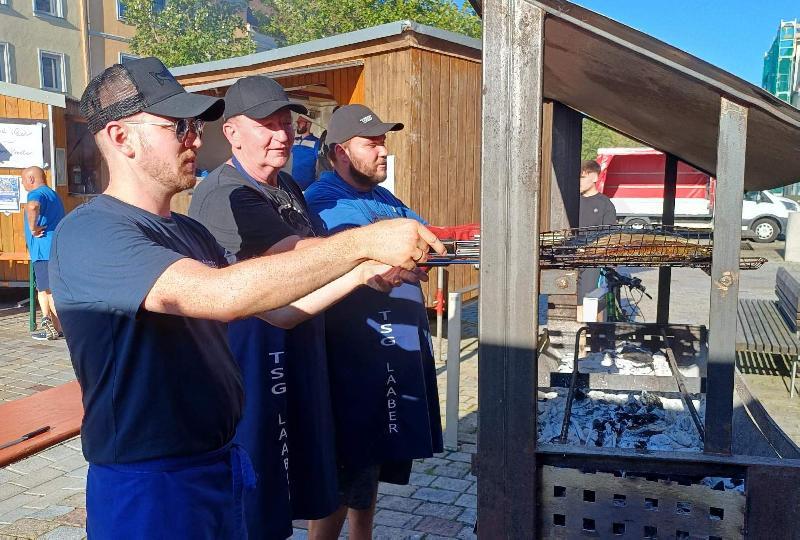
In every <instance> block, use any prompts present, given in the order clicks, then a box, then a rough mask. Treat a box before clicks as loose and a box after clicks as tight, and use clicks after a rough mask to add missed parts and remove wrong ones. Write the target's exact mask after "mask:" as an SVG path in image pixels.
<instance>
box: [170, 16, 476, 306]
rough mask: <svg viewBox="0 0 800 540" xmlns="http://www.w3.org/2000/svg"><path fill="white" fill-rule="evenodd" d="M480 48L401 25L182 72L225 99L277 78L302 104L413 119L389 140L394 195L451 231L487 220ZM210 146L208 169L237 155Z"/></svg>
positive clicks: (210, 141)
mask: <svg viewBox="0 0 800 540" xmlns="http://www.w3.org/2000/svg"><path fill="white" fill-rule="evenodd" d="M480 47H481V44H480V41H479V40H476V39H470V38H467V37H465V36H462V35H460V34H455V33H452V32H445V31H442V30H438V29H435V28H431V27H427V26H423V25H419V24H416V23H414V22H411V21H399V22H395V23H390V24H384V25H381V26H377V27H373V28H367V29H364V30H359V31H356V32H351V33H347V34H340V35H337V36H333V37H329V38H324V39H320V40H316V41H311V42H308V43H303V44H300V45H293V46H289V47H283V48H280V49H274V50H271V51H266V52H261V53H257V54H252V55H248V56H242V57H238V58H232V59H228V60H220V61H215V62H207V63H203V64H196V65H190V66H184V67H179V68H174V69H173V70H172V73H173V74H174V75H175V77H176V78H177V79H178V81H180V82H181V83H182V84H183V85H184V86H186V87H187V89H188V90H190V91H195V92H204V93H211V94H215V95H224V93H225V90H226V89H227V88H228V87H229V86H230V85H231V84H233V83H234V82H235V81H236V80H238V79H239V78H241V77H245V76H248V75H267V76H269V77H272V78H273V79H275V80H277V81H278V82H279V83H280V84H281V85H283V86H284V88H286V89H287V91H288V92H289V94H290V95H291V96H292V97H293V98H294V99H299V100H304V101H306V102H307V103H310V104H321V105H323V106H330V105H335V104H338V105H345V104H351V103H363V104H365V105H368V106H369V107H371V108H372V109H373V110H374V111H375V112H376V113H377V114H378V115H379V116H380V117H381V118H382V119H383V120H385V121H389V120H391V121H393V122H395V121H396V122H403V124H405V129H404V130H403V131H400V132H396V133H390V134H389V136H388V139H387V145H388V147H389V151H390V153H391V154H392V155H394V156H395V158H394V164H395V165H394V183H393V190H394V193H395V194H396V195H397V196H398V197H399V198H400V199H402V200H403V201H404V202H406V204H408V205H409V206H410V207H412V208H413V209H414V210H416V211H418V212H419V213H420V214H421V215H422V216H424V217H425V218H426V219H427V220H428V221H429V222H430V223H432V224H436V225H450V224H457V223H468V222H477V221H478V219H479V212H480V201H479V189H480V182H479V178H480V121H481V117H480V107H481V65H480V61H481V50H480ZM331 108H332V107H331ZM323 126H324V123H323ZM217 131H218V130H217ZM203 142H204V145H205V147H204V148H203V149H202V150H201V155H200V156H199V159H200V161H199V166H201V167H205V168H214V167H216V166H217V165H219V163H221V162H222V161H223V160H224V159H226V158H227V155H228V152H229V151H228V149H227V148H226V144H225V141H224V139H223V138H222V136H221V134H219V133H217V134H214V133H213V132H212V133H209V134H207V135H206V134H204V141H203ZM204 155H205V157H204ZM209 158H210V161H211V162H210V163H209ZM204 160H205V161H204ZM175 202H176V204H174V207H176V208H177V209H178V210H180V209H182V208H183V209H185V208H186V206H187V200H186V197H185V196H184V197H183V198H182V199H181V198H180V197H179V198H177V199H176V201H175ZM477 274H478V272H477V271H476V270H475V269H473V268H471V267H464V268H457V269H453V270H452V271H451V272H450V280H449V287H450V289H451V290H455V289H458V288H461V287H464V286H466V285H469V284H472V283H475V282H476V281H477ZM432 278H434V279H432V280H431V283H430V284H429V286H428V287H429V295H428V298H429V300H431V299H432V294H430V292H432V291H433V290H434V289H433V288H434V287H435V286H436V284H435V275H433V274H432Z"/></svg>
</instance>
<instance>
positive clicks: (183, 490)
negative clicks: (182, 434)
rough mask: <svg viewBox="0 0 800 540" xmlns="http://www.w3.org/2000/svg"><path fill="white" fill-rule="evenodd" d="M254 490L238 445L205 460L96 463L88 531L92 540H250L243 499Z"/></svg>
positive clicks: (89, 478)
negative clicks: (143, 539)
mask: <svg viewBox="0 0 800 540" xmlns="http://www.w3.org/2000/svg"><path fill="white" fill-rule="evenodd" d="M253 487H255V473H254V472H253V468H252V465H251V464H250V458H249V456H248V455H247V453H246V452H245V451H244V450H242V448H241V447H239V446H237V445H230V444H229V445H227V446H225V447H223V448H221V449H220V450H216V451H214V452H209V453H207V454H202V455H199V456H190V457H180V458H167V459H156V460H150V461H141V462H137V463H125V464H114V465H98V464H94V463H93V464H90V465H89V473H88V476H87V480H86V513H87V519H86V531H87V534H88V537H89V538H90V539H105V538H113V539H114V540H127V539H130V540H133V539H141V538H147V539H164V540H166V539H174V538H191V539H193V540H218V539H219V540H240V539H246V538H247V530H246V528H245V525H244V523H245V522H244V507H243V504H242V495H243V491H244V489H246V488H247V489H252V488H253Z"/></svg>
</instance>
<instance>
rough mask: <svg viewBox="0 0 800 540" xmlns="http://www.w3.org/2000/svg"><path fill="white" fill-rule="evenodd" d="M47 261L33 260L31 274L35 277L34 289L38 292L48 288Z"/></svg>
mask: <svg viewBox="0 0 800 540" xmlns="http://www.w3.org/2000/svg"><path fill="white" fill-rule="evenodd" d="M47 263H48V261H33V275H34V277H35V278H36V290H37V291H39V292H43V291H49V290H50V278H49V277H48V276H47Z"/></svg>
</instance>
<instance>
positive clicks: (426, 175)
mask: <svg viewBox="0 0 800 540" xmlns="http://www.w3.org/2000/svg"><path fill="white" fill-rule="evenodd" d="M364 73H365V88H366V93H365V102H364V103H365V104H367V105H368V106H370V107H371V108H373V110H375V112H376V113H378V115H379V116H380V117H381V119H382V120H384V121H386V122H389V121H391V122H398V121H399V122H403V123H404V124H405V129H404V130H403V131H400V132H397V133H393V134H391V135H390V136H389V137H388V138H387V145H388V146H389V151H390V153H392V154H394V155H395V156H396V157H395V193H396V195H397V196H398V197H399V198H400V199H401V200H403V201H404V202H405V203H406V204H408V205H409V206H410V207H411V208H413V209H414V210H415V211H417V212H418V213H419V214H420V215H422V216H423V217H424V218H425V219H426V220H428V222H429V223H431V224H432V225H456V224H462V223H474V222H478V221H479V219H480V195H479V193H480V136H481V64H480V61H479V60H477V59H468V58H464V57H462V56H457V55H449V54H445V53H443V52H440V51H432V50H428V49H424V48H417V47H412V48H408V49H405V50H401V51H392V52H390V53H386V54H381V55H375V56H371V57H369V58H367V59H366V61H365V66H364ZM449 273H450V279H449V283H448V286H449V290H451V291H455V290H457V289H460V288H462V287H465V286H467V285H471V284H474V283H477V280H478V271H477V270H475V269H474V268H473V267H471V266H452V267H450V270H449ZM435 290H436V273H435V272H431V280H430V282H429V284H428V287H427V295H428V301H429V304H430V303H431V302H432V300H433V298H434V295H435Z"/></svg>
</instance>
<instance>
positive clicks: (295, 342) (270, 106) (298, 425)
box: [189, 76, 413, 540]
mask: <svg viewBox="0 0 800 540" xmlns="http://www.w3.org/2000/svg"><path fill="white" fill-rule="evenodd" d="M292 111H294V112H296V113H300V114H304V113H306V108H305V107H303V106H302V105H299V104H297V103H292V102H290V101H289V99H288V97H287V96H286V93H285V92H284V90H283V88H282V87H281V85H280V84H278V83H277V82H275V81H273V80H272V79H269V78H267V77H259V76H256V77H245V78H242V79H239V80H238V81H237V82H236V83H234V84H233V86H231V87H230V88H229V89H228V92H227V93H226V95H225V119H226V120H225V123H224V124H223V126H222V130H223V133H224V134H225V137H226V138H227V139H228V142H229V143H230V145H231V153H232V157H231V159H229V160H228V161H227V162H225V163H223V164H222V165H220V166H219V167H218V168H217V169H215V170H214V171H212V172H211V173H210V174H209V175H208V178H206V179H205V180H203V182H201V183H200V185H199V186H198V187H197V188H196V189H195V191H194V194H193V196H192V203H191V206H190V208H189V215H190V216H191V217H193V218H195V219H197V220H198V221H199V222H200V223H202V224H203V225H205V226H206V227H207V228H208V230H209V231H210V232H211V233H212V234H213V235H214V236H215V238H216V239H217V241H218V242H219V243H220V244H221V245H222V246H223V247H224V248H225V249H226V250H228V251H229V252H230V253H232V254H233V255H234V256H235V257H236V260H246V259H248V258H251V257H254V256H257V255H262V254H264V253H267V254H272V253H280V252H283V251H287V250H291V249H297V248H299V247H303V246H308V245H313V244H314V243H317V242H319V241H320V240H319V239H314V238H313V236H314V231H313V230H312V226H311V220H310V217H309V214H308V210H307V208H306V203H305V199H304V198H303V193H302V191H301V190H300V188H299V187H298V185H297V184H296V183H295V182H294V181H293V178H292V177H290V176H289V175H288V174H287V173H285V172H282V171H281V169H282V168H283V167H284V165H285V164H286V161H287V159H288V152H289V149H290V148H291V145H292V140H293V131H292V115H291V113H292ZM385 270H386V267H384V265H380V264H377V263H374V262H365V263H362V264H361V265H359V266H358V267H356V268H355V269H353V270H352V271H351V272H348V273H347V274H345V275H344V276H342V277H341V278H339V279H337V280H336V281H334V282H332V283H330V284H329V285H327V286H325V287H323V288H322V289H320V290H318V291H316V292H315V293H313V294H312V295H309V296H308V297H306V298H303V299H301V300H300V301H298V302H296V303H294V304H293V305H291V306H289V307H287V308H281V309H278V310H275V311H272V312H269V313H267V314H263V315H262V319H264V320H261V319H258V318H250V319H244V320H242V321H236V322H233V323H231V324H230V325H229V329H228V336H229V339H230V343H231V349H232V351H233V354H234V358H235V359H236V361H237V363H238V364H239V367H240V368H241V370H242V376H243V379H244V387H245V409H244V414H243V416H242V421H241V422H240V423H239V426H238V428H237V430H236V438H235V439H234V440H235V441H236V442H238V443H239V444H241V445H242V446H243V447H244V448H245V450H247V452H248V453H249V454H250V456H251V458H252V460H253V464H254V468H255V470H256V473H257V474H258V477H259V478H260V479H261V482H260V483H259V486H258V487H257V488H256V489H255V490H254V491H253V492H251V493H248V494H246V495H245V510H246V515H247V525H248V531H249V537H250V538H251V539H281V540H282V539H284V538H287V537H289V536H291V534H292V518H294V519H316V518H321V517H324V516H327V515H328V514H330V513H331V512H333V511H334V510H336V508H338V506H339V504H338V495H337V488H336V461H335V451H334V439H333V425H332V424H333V418H332V413H331V405H330V392H329V386H328V384H329V383H328V374H327V361H326V357H325V334H324V323H323V319H322V316H321V315H317V314H319V313H321V312H322V310H324V309H325V308H327V307H328V306H330V305H331V304H333V303H334V302H336V301H338V300H340V299H341V298H342V297H343V296H345V295H346V294H348V293H350V292H351V291H352V290H354V289H355V288H357V287H359V286H361V285H365V284H368V283H369V282H370V280H371V279H372V278H376V279H379V280H380V283H384V282H385V279H384V278H380V277H378V276H377V275H376V274H378V273H380V272H384V271H385ZM396 274H397V271H394V272H393V275H396ZM412 276H413V274H412ZM396 277H399V276H396ZM381 290H388V287H386V288H385V289H384V288H381ZM315 315H317V316H315ZM266 321H269V322H266ZM270 323H272V324H270ZM265 359H269V361H267V362H265Z"/></svg>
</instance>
